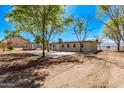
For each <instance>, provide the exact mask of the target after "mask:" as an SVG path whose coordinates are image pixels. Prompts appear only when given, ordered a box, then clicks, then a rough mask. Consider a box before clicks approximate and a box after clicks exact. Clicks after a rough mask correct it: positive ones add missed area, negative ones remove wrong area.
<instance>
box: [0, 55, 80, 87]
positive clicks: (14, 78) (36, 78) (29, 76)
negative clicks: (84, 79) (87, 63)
mask: <svg viewBox="0 0 124 93" xmlns="http://www.w3.org/2000/svg"><path fill="white" fill-rule="evenodd" d="M13 56H15V55H13ZM24 56H25V55H24V54H23V55H22V54H18V55H16V58H17V59H18V58H20V59H18V61H19V60H22V59H25V58H27V57H31V56H33V55H28V56H26V57H24ZM14 61H15V60H14ZM18 61H17V64H12V65H9V64H7V65H4V66H0V76H2V75H6V76H5V77H4V78H3V79H2V80H1V78H0V83H1V84H5V86H4V85H3V86H0V87H26V88H28V87H42V86H43V85H44V81H45V79H46V77H47V76H48V75H49V72H47V71H45V72H43V71H41V72H40V70H42V69H43V68H48V67H49V66H52V65H57V64H61V63H65V62H67V63H70V62H71V63H81V62H79V60H78V59H77V58H76V57H73V56H63V57H59V58H52V57H45V58H42V57H40V56H37V58H35V59H33V60H32V59H31V60H25V61H26V62H24V63H23V62H20V63H18ZM23 61H24V60H23ZM10 64H11V62H10ZM7 84H14V85H13V86H11V85H10V86H9V85H7Z"/></svg>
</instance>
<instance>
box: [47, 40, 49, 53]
mask: <svg viewBox="0 0 124 93" xmlns="http://www.w3.org/2000/svg"><path fill="white" fill-rule="evenodd" d="M47 52H49V42H48V41H47Z"/></svg>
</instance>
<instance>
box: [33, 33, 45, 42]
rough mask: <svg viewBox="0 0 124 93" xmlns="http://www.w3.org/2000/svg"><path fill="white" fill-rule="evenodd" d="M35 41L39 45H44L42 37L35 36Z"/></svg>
mask: <svg viewBox="0 0 124 93" xmlns="http://www.w3.org/2000/svg"><path fill="white" fill-rule="evenodd" d="M34 41H35V43H38V44H42V43H43V41H42V37H41V36H40V35H37V36H35V40H34Z"/></svg>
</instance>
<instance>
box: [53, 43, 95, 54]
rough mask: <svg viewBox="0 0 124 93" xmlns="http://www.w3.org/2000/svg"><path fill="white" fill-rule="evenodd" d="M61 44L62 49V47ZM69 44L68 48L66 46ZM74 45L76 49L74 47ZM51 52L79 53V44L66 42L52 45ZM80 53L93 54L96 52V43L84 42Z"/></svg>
mask: <svg viewBox="0 0 124 93" xmlns="http://www.w3.org/2000/svg"><path fill="white" fill-rule="evenodd" d="M62 44H63V45H64V47H62ZM68 44H69V47H68V46H67V45H68ZM74 44H75V45H76V47H74ZM51 49H52V50H53V51H68V52H69V51H70V52H79V51H80V44H79V43H77V42H75V43H74V42H68V43H67V42H66V43H54V44H52V48H51ZM82 52H84V53H95V52H97V43H96V42H84V46H83V48H82Z"/></svg>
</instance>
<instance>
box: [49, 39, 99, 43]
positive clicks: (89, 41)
mask: <svg viewBox="0 0 124 93" xmlns="http://www.w3.org/2000/svg"><path fill="white" fill-rule="evenodd" d="M84 42H97V41H96V40H86V41H84ZM58 43H59V42H52V43H50V44H58ZM62 43H79V41H62Z"/></svg>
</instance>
